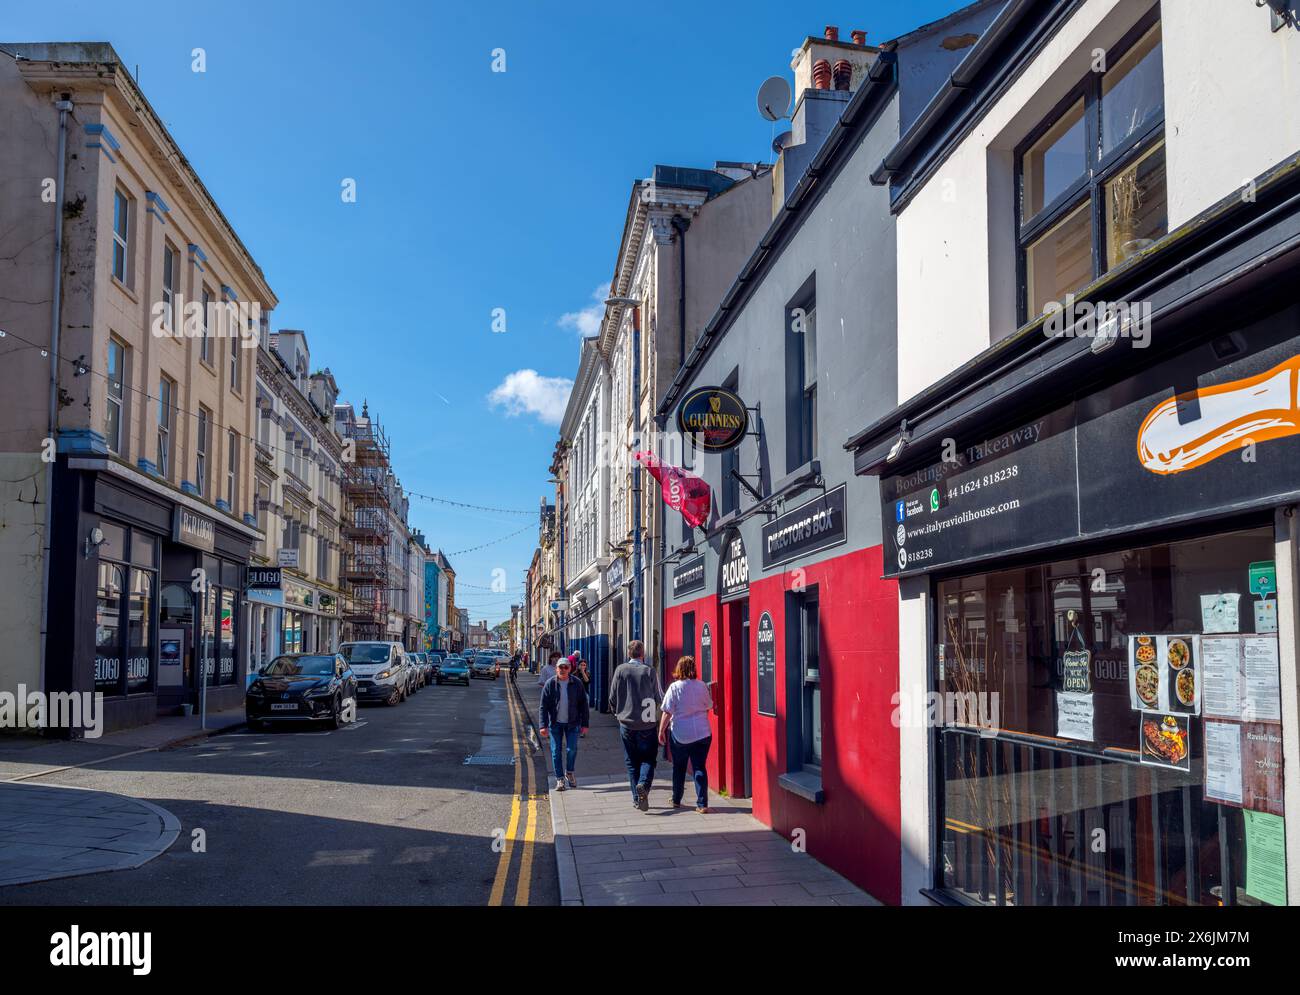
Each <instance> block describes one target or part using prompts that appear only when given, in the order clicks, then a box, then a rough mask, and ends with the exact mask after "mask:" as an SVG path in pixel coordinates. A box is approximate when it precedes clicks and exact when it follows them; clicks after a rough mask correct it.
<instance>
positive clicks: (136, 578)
mask: <svg viewBox="0 0 1300 995" xmlns="http://www.w3.org/2000/svg"><path fill="white" fill-rule="evenodd" d="M153 588H154V578H153V574H152V572H150V571H146V570H141V569H140V568H139V567H132V568H131V600H130V603H129V604H128V606H127V669H126V692H127V694H131V693H132V692H136V691H148V690H149V687H150V682H151V681H152V678H153V614H154V600H153Z"/></svg>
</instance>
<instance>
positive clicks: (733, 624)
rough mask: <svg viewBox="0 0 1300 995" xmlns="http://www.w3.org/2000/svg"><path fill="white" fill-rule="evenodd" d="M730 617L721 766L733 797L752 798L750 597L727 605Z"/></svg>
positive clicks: (724, 666) (723, 688)
mask: <svg viewBox="0 0 1300 995" xmlns="http://www.w3.org/2000/svg"><path fill="white" fill-rule="evenodd" d="M723 613H724V616H725V618H726V622H727V625H726V628H727V631H726V641H725V646H726V659H725V661H723V664H722V667H721V668H720V670H721V671H722V673H721V674H720V675H719V676H721V677H722V678H723V683H722V687H721V688H720V689H719V691H720V693H721V695H722V698H723V700H724V701H725V703H726V705H725V713H724V715H723V717H722V724H723V734H722V740H723V743H724V744H725V745H724V746H723V751H724V752H723V753H722V754H721V755H720V756H719V758H718V761H719V767H720V768H721V770H722V771H723V772H725V782H726V786H727V791H728V793H729V794H730V795H731V796H732V797H733V798H748V797H749V774H748V773H747V770H746V767H747V764H748V762H749V599H748V598H746V599H744V600H743V601H733V602H731V603H730V604H728V605H724V606H723Z"/></svg>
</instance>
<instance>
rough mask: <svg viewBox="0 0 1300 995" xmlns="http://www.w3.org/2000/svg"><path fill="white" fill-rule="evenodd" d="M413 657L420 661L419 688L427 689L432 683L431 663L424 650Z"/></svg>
mask: <svg viewBox="0 0 1300 995" xmlns="http://www.w3.org/2000/svg"><path fill="white" fill-rule="evenodd" d="M415 656H417V657H418V658H419V660H420V686H421V687H427V686H428V685H430V684H432V683H433V661H432V660H431V659H430V658H429V654H428V652H427V651H425V650H420V651H418V652H417V653H416V654H415Z"/></svg>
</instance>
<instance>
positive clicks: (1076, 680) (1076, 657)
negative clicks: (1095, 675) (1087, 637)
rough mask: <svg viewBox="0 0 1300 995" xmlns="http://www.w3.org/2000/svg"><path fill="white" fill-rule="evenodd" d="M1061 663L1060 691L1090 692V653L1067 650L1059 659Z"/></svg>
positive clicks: (1087, 651)
mask: <svg viewBox="0 0 1300 995" xmlns="http://www.w3.org/2000/svg"><path fill="white" fill-rule="evenodd" d="M1061 662H1062V664H1063V665H1064V673H1063V674H1062V677H1061V690H1062V691H1077V692H1088V691H1091V690H1092V653H1091V652H1090V651H1089V650H1069V651H1067V652H1066V653H1065V654H1064V656H1062V657H1061Z"/></svg>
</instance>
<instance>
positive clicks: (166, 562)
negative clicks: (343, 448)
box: [46, 455, 257, 734]
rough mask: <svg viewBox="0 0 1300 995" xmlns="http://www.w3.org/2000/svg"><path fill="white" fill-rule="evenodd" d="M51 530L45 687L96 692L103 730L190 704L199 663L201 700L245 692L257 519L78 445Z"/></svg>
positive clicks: (64, 471)
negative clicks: (248, 571)
mask: <svg viewBox="0 0 1300 995" xmlns="http://www.w3.org/2000/svg"><path fill="white" fill-rule="evenodd" d="M55 536H56V541H55V543H54V551H53V556H52V562H51V577H50V585H51V591H52V598H51V605H52V607H51V626H50V637H49V640H50V641H49V661H50V663H49V666H48V667H47V673H46V689H47V690H49V691H92V692H94V693H101V694H103V695H104V729H105V731H112V730H114V729H120V728H127V727H131V726H137V725H144V724H147V723H149V722H152V721H153V720H154V718H155V717H156V716H158V715H162V714H174V713H176V712H178V711H180V710H181V709H182V706H186V705H190V706H196V705H197V704H198V700H199V692H200V690H201V689H202V687H203V685H202V683H201V681H202V678H201V677H200V674H206V675H207V696H206V697H207V707H208V709H209V710H216V709H218V708H224V707H232V706H233V705H237V704H238V703H239V702H240V701H242V694H243V687H242V681H241V669H242V666H243V659H242V654H241V652H240V651H239V639H240V638H241V633H240V631H239V630H240V618H241V612H242V611H243V572H244V569H245V567H244V563H245V562H246V560H247V558H248V552H249V548H250V546H251V544H252V542H253V541H254V539H255V538H256V536H257V533H256V531H255V530H253V529H252V528H250V527H248V526H245V525H242V524H240V523H238V522H236V521H234V520H233V519H231V518H229V516H224V515H222V514H221V513H220V512H215V511H213V510H212V509H209V508H206V507H205V506H203V505H202V504H201V503H200V502H198V501H195V500H193V499H190V498H187V497H185V496H184V495H180V494H179V493H177V492H175V491H174V490H172V489H171V488H168V487H166V486H164V485H162V484H160V483H158V482H156V481H154V480H153V479H151V478H150V477H148V476H147V475H146V474H144V473H141V472H139V471H137V470H134V469H132V468H130V467H127V466H126V465H124V464H121V463H118V462H117V461H115V460H111V459H105V458H102V457H100V458H89V457H83V456H75V455H74V456H71V457H70V458H69V459H68V460H67V461H66V463H61V464H59V465H58V466H57V468H56V509H55ZM60 592H61V593H60ZM78 619H80V620H81V621H80V622H78V621H77V620H78ZM74 734H75V733H74Z"/></svg>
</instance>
